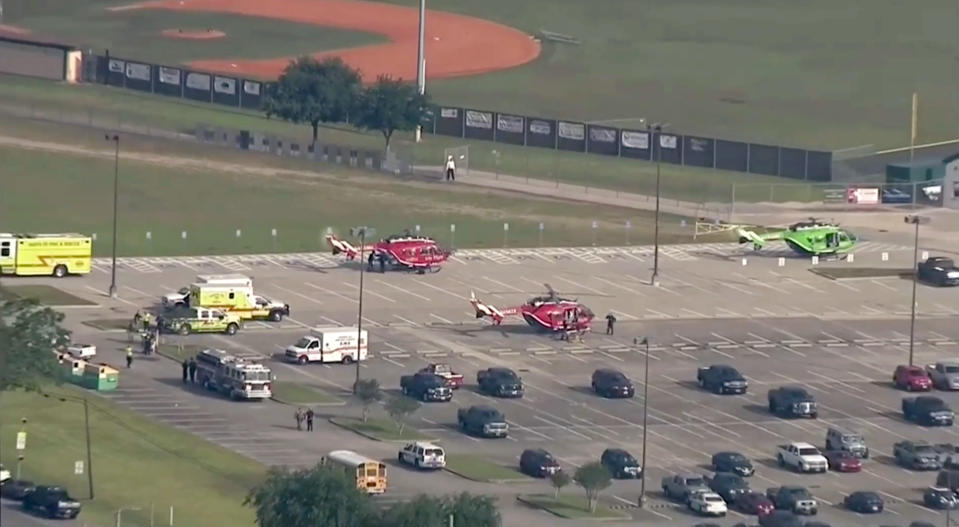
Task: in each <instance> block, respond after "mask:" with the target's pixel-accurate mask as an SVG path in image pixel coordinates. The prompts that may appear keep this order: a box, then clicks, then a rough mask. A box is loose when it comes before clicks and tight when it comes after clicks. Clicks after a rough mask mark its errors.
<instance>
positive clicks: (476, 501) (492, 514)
mask: <svg viewBox="0 0 959 527" xmlns="http://www.w3.org/2000/svg"><path fill="white" fill-rule="evenodd" d="M451 514H452V515H453V525H455V526H456V527H500V525H502V521H503V520H502V518H501V517H500V514H499V510H498V509H497V508H496V499H495V498H493V497H491V496H475V495H473V494H470V493H468V492H463V493H461V494H457V495H456V496H448V497H447V498H446V515H447V518H448V517H449V515H451Z"/></svg>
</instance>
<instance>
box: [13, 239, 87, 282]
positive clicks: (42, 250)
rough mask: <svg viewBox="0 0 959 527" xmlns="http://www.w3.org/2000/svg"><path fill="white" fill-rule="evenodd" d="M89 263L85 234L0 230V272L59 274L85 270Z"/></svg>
mask: <svg viewBox="0 0 959 527" xmlns="http://www.w3.org/2000/svg"><path fill="white" fill-rule="evenodd" d="M92 263H93V240H92V239H91V238H90V237H89V236H85V235H82V234H5V233H0V274H12V275H19V276H49V275H52V276H55V277H57V278H62V277H64V276H66V275H68V274H86V273H89V272H90V267H91V264H92Z"/></svg>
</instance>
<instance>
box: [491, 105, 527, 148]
mask: <svg viewBox="0 0 959 527" xmlns="http://www.w3.org/2000/svg"><path fill="white" fill-rule="evenodd" d="M525 126H526V119H525V118H524V117H521V116H519V115H509V114H504V113H499V114H496V141H497V142H501V143H510V144H514V145H522V144H524V142H525V134H524V128H525Z"/></svg>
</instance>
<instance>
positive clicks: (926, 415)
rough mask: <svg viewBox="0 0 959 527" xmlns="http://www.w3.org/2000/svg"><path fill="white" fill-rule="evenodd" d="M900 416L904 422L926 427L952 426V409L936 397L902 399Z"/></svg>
mask: <svg viewBox="0 0 959 527" xmlns="http://www.w3.org/2000/svg"><path fill="white" fill-rule="evenodd" d="M902 416H903V417H905V418H906V421H912V422H914V423H918V424H922V425H926V426H952V421H953V418H954V417H955V414H953V412H952V409H951V408H949V406H948V405H947V404H946V403H944V402H943V401H942V399H940V398H938V397H932V396H929V395H922V396H919V397H904V398H903V399H902Z"/></svg>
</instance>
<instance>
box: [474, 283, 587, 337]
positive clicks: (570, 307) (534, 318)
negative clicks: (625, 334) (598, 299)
mask: <svg viewBox="0 0 959 527" xmlns="http://www.w3.org/2000/svg"><path fill="white" fill-rule="evenodd" d="M543 285H545V286H546V290H547V291H549V294H548V295H546V296H537V297H534V298H531V299H529V300H527V301H526V303H525V304H523V305H521V306H518V307H510V308H506V309H497V308H496V307H493V306H491V305H489V304H485V303H483V302H481V301H479V300H477V299H476V294H475V293H473V292H472V291H470V304H472V305H473V308H474V309H475V310H476V318H483V317H490V318H491V319H492V320H493V324H495V325H497V326H498V325H499V324H500V323H501V322H503V319H504V318H506V317H507V316H522V317H523V320H525V321H526V323H527V324H529V325H530V326H532V327H534V328H536V329H539V330H540V331H554V332H555V331H564V330H565V331H575V332H586V331H589V329H590V324H591V323H592V321H593V318H594V317H595V315H594V314H593V312H592V310H590V309H589V308H588V307H586V306H585V305H583V304H581V303H579V302H578V301H577V300H570V299H568V298H562V297H560V296H559V295H557V294H556V291H553V288H552V287H550V285H549V284H543Z"/></svg>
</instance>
